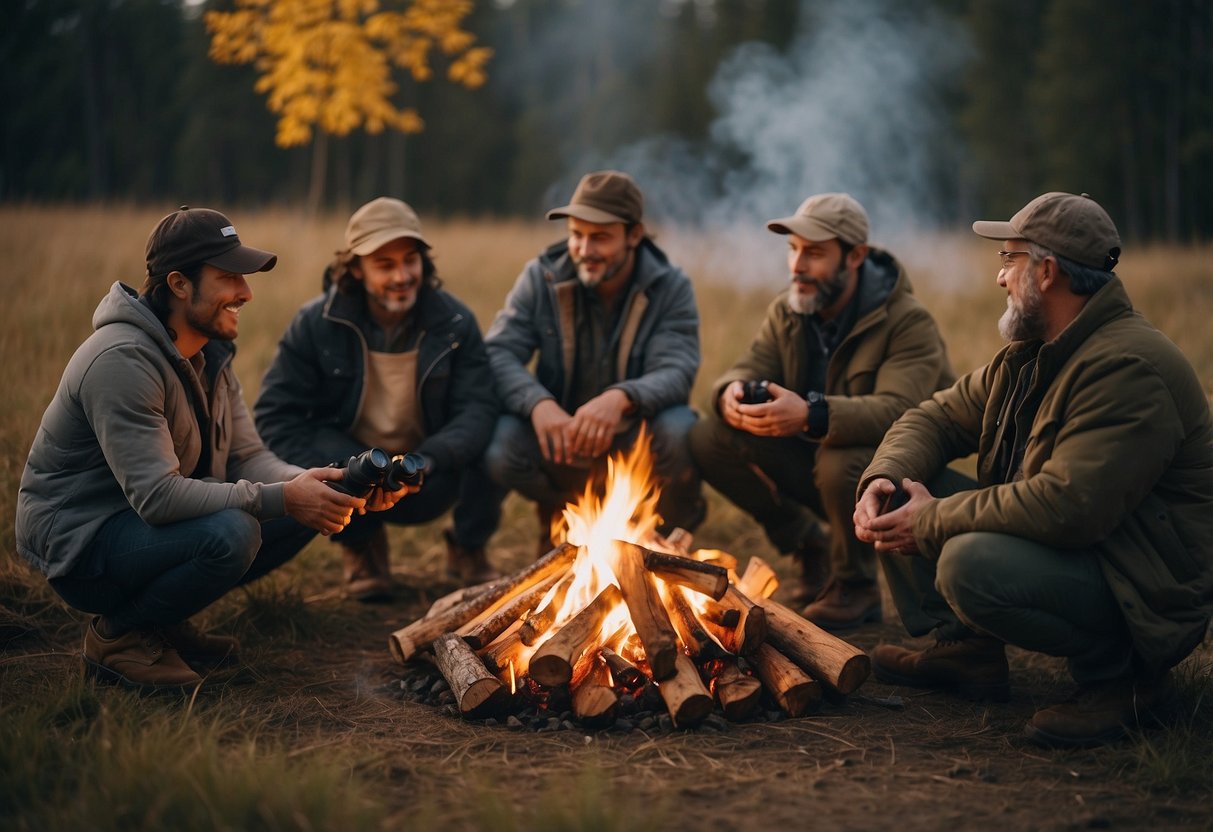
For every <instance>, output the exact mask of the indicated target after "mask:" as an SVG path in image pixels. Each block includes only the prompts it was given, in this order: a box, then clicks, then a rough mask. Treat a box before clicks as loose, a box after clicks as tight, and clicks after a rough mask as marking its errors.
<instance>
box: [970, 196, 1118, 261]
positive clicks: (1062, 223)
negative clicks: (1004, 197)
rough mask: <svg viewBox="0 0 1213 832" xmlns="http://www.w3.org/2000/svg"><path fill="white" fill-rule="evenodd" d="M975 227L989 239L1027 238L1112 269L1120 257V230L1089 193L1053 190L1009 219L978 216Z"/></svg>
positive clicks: (1071, 256)
mask: <svg viewBox="0 0 1213 832" xmlns="http://www.w3.org/2000/svg"><path fill="white" fill-rule="evenodd" d="M973 231H974V232H975V233H976V234H977V235H978V236H979V237H986V238H987V239H990V240H1027V241H1029V242H1032V243H1036V244H1037V245H1041V246H1044V247H1045V248H1047V249H1049V250H1050V251H1053V252H1055V253H1057V254H1060V255H1061V256H1062V257H1065V258H1067V259H1069V260H1073V261H1074V262H1075V263H1079V264H1081V265H1083V266H1088V267H1090V268H1092V269H1102V270H1103V271H1106V272H1110V271H1112V270H1113V269H1114V268H1116V263H1117V262H1118V261H1119V260H1120V233H1119V232H1117V230H1116V224H1115V223H1113V222H1112V218H1111V217H1110V216H1108V212H1107V211H1105V210H1104V209H1103V206H1101V205H1100V204H1099V203H1098V202H1096V201H1095V200H1093V199H1091V197H1090V195H1088V194H1079V195H1077V196H1075V195H1074V194H1067V193H1063V192H1061V191H1050V192H1049V193H1047V194H1041V195H1040V196H1038V197H1036V199H1034V200H1032V201H1031V202H1029V203H1028V204H1027V205H1025V206H1024V207H1023V208H1020V209H1019V211H1018V212H1016V214H1015V216H1013V217H1011V219H1010V220H1009V221H1007V222H999V221H997V220H978V221H977V222H975V223H973Z"/></svg>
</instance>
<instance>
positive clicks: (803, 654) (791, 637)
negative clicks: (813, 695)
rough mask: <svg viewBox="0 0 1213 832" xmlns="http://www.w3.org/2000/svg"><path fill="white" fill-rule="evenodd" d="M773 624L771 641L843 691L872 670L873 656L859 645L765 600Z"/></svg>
mask: <svg viewBox="0 0 1213 832" xmlns="http://www.w3.org/2000/svg"><path fill="white" fill-rule="evenodd" d="M762 608H763V609H765V610H766V611H767V616H768V621H769V622H770V628H771V633H770V636H771V642H772V643H773V644H774V645H775V646H776V647H778V648H779V649H780V650H781V651H782V652H783V653H785V654H787V656H788V658H790V659H792V661H794V662H796V664H798V665H800V666H801V667H803V668H804V669H805V670H807V671H808V672H809V673H811V674H812V675H813V676H814V677H815V678H817V679H819V680H821V682H822V683H823V684H825V685H827V686H829V687H830V688H832V689H833V690H835V691H837V692H838V693H841V694H848V693H851V692H852V691H854V690H855V689H856V688H858V687H859V686H860V685H861V684H863V682H864V680H865V679H867V678H868V674H869V673H870V672H871V670H872V662H871V659H869V658H868V656H867V654H865V653H864V652H863V651H862V650H860V649H859V648H858V647H855V646H854V645H852V644H848V643H847V642H845V641H843V640H842V639H840V638H838V637H837V636H835V635H831V634H830V633H827V632H826V631H825V630H823V629H821V628H820V627H818V626H817V625H816V624H814V623H813V622H811V621H806V620H805V619H803V618H801V617H800V616H799V615H797V614H796V613H794V612H792V611H791V610H790V609H788V608H787V607H785V606H784V605H783V604H780V603H778V602H777V601H772V600H771V599H769V598H768V599H766V600H764V601H763V602H762Z"/></svg>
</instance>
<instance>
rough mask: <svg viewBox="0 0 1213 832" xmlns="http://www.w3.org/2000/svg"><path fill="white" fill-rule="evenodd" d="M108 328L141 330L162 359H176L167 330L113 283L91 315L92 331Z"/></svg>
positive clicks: (123, 287)
mask: <svg viewBox="0 0 1213 832" xmlns="http://www.w3.org/2000/svg"><path fill="white" fill-rule="evenodd" d="M110 324H129V325H131V326H137V327H139V329H141V330H143V331H144V332H146V333H147V334H148V336H150V337H151V338H152V340H154V341H155V342H156V345H157V346H159V347H160V349H161V350H163V351H164V354H165V355H168V356H172V357H174V358H176V357H179V355H180V353H179V352H178V350H177V345H176V344H174V343H173V339H172V338H170V337H169V335H168V330H167V329H165V327H164V324H162V323H161V322H160V319H159V318H157V317H156V313H155V312H153V311H152V307H151V306H150V305H149V304H148V303H147V301H146V300H145V299H143V298H141V297H139V293H138V292H136V291H135V290H134V289H132V288H131V287H130V286H127V285H126V284H125V283H121V282H117V281H115V283H114V285H113V286H111V287H110V290H109V292H108V293H107V294H106V296H105V297H103V298H102V299H101V303H99V304H97V309H96V311H95V312H93V329H94V330H99V329H101V327H103V326H109V325H110Z"/></svg>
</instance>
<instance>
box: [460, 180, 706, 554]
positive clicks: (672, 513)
mask: <svg viewBox="0 0 1213 832" xmlns="http://www.w3.org/2000/svg"><path fill="white" fill-rule="evenodd" d="M643 214H644V199H643V197H642V195H641V192H640V189H639V188H638V187H637V185H636V183H635V182H634V181H633V180H632V178H631V177H630V176H628V175H627V174H625V173H620V172H618V171H599V172H595V173H589V174H586V175H585V176H584V177H582V179H581V182H580V183H579V184H578V185H577V189H576V190H575V191H574V193H573V198H572V200H571V201H570V202H569V204H568V205H565V206H563V207H560V208H555V209H553V210H551V211H549V212H548V213H547V218H548V219H550V220H556V219H560V220H564V222H565V227H566V229H567V232H568V233H567V238H566V239H565V240H562V241H561V242H559V243H556V244H554V245H552V246H550V247H549V248H548V249H547V250H546V251H544V252H543V253H542V254H540V255H539V257H537V258H536V259H534V260H532V261H531V262H530V263H528V264H527V265H526V267H525V268H524V269H523V271H522V274H521V275H519V277H518V280H517V282H515V284H514V287H513V289H512V290H511V291H510V293H509V296H508V297H507V298H506V300H505V306H504V308H503V309H502V310H501V311H500V312H498V313H497V317H496V319H495V320H494V321H493V325H492V327H491V328H490V329H489V332H488V334H487V335H486V336H485V340H486V342H487V344H488V351H489V360H490V362H491V363H492V367H493V376H494V380H495V382H496V389H497V394H498V396H499V398H500V399H501V402H502V406H503V410H504V412H503V413H502V415H501V416H500V417H499V418H498V420H497V426H496V429H495V431H494V433H493V440H492V442H491V443H490V444H489V448H488V450H487V451H486V452H485V464H486V468H487V477H486V478H485V479H484V481H483V485H484V486H485V488H486V494H485V496H483V497H482V498H481V499H480V500H478V501H477V504H478V505H480V506H482V507H484V508H485V510H486V511H491V512H492V514H493V516H492V517H491V518H490V521H491V522H492V523H493V524H494V525H495V523H496V520H497V519H498V515H499V511H500V509H499V506H500V504H501V500H502V498H503V497H504V496H505V494H506V493H507V491H508V489H511V488H513V489H516V490H517V491H518V492H519V493H521V494H522V495H524V496H525V497H527V498H528V499H531V500H534V501H535V502H536V503H537V504H538V506H539V517H540V536H541V540H540V547H541V548H545V549H546V548H547V547H548V546H549V545H550V538H549V533H550V532H551V531H552V529H551V525H552V522H553V521H554V520H555V521H556V522H557V523H559V517H560V515H559V512H560V510H561V509H562V508H563V507H564V505H565V503H566V502H567V501H569V500H571V499H572V498H573V497H575V496H576V495H578V494H580V493H581V492H582V491H584V489H585V486H586V482H587V479H588V478H589V477H591V476H598V475H601V474H603V473H605V462H606V458H607V455H608V453H610V452H612V451H618V450H622V449H625V448H628V447H630V446H631V445H632V443H633V442H634V440H635V439H636V437H637V435H638V432H639V430H640V427H641V425H642V424H644V425H647V428H648V434H649V436H650V437H651V438H652V449H653V453H654V456H655V464H654V469H655V473H656V476H657V479H658V481H659V483H658V484H659V487H660V489H661V497H660V500H659V502H658V504H657V510H658V512H659V513H660V514H661V516H662V517H663V518H664V521H665V524H666V526H667V527H673V526H679V527H682V528H685V529H687V530H693V529H694V528H695V526H697V525H698V524H699V522H700V521H701V520H702V517H703V501H702V499H701V497H700V492H699V479H698V477H697V476H696V474H695V470H694V467H693V465H692V464H691V460H690V453H689V451H688V448H687V444H686V436H687V431H688V430H689V429H690V426H691V424H693V423H694V421H695V414H694V412H693V411H692V410H691V409H690V407H689V406H688V405H687V399H688V398H689V396H690V392H691V384H692V383H693V382H694V380H695V372H696V371H697V370H698V368H699V313H698V311H697V309H696V306H695V296H694V292H693V291H692V288H691V282H690V280H689V279H688V278H687V276H686V275H685V274H684V273H683V272H682V271H681V270H680V269H678V268H677V267H676V266H673V265H671V264H670V262H669V260H667V259H666V256H665V254H664V253H663V252H662V251H661V249H659V248H658V247H657V246H656V245H655V244H654V243H653V241H652V240H651V239H649V238H648V237H647V236H646V233H645V226H644V217H643ZM536 355H537V356H538V360H537V363H536V365H535V372H534V373H532V372H531V371H530V370H528V369H527V367H528V364H529V363H530V362H531V360H532V358H534V357H535V356H536ZM456 520H457V522H458V518H456ZM457 528H458V526H457ZM667 530H668V528H667Z"/></svg>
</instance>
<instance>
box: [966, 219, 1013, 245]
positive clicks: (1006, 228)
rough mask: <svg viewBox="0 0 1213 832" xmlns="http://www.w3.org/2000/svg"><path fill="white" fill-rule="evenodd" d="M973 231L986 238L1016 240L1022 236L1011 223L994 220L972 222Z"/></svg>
mask: <svg viewBox="0 0 1213 832" xmlns="http://www.w3.org/2000/svg"><path fill="white" fill-rule="evenodd" d="M973 233H974V234H976V235H977V236H978V237H985V238H986V239H987V240H1018V239H1021V238H1022V237H1023V235H1022V234H1020V233H1019V232H1018V231H1016V230H1015V226H1013V225H1011V223H1009V222H997V221H995V220H978V221H977V222H975V223H973Z"/></svg>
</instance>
